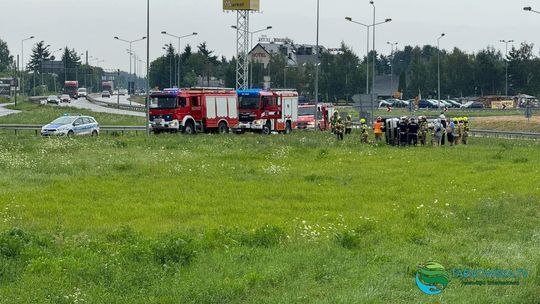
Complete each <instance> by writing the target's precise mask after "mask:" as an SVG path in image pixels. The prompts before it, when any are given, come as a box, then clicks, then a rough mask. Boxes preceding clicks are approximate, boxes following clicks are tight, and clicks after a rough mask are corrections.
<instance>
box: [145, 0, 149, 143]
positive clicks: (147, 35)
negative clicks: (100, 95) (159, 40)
mask: <svg viewBox="0 0 540 304" xmlns="http://www.w3.org/2000/svg"><path fill="white" fill-rule="evenodd" d="M146 37H148V39H146V122H145V125H146V135H148V136H150V126H149V124H148V122H149V121H150V92H149V90H150V0H146Z"/></svg>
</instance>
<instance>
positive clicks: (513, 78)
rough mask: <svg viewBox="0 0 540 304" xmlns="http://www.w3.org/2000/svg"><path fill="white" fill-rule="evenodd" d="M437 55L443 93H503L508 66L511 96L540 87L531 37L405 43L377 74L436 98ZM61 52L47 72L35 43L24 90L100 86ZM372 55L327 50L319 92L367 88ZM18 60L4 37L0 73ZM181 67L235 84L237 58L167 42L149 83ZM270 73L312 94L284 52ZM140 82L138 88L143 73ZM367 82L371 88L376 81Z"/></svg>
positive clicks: (261, 72) (311, 74)
mask: <svg viewBox="0 0 540 304" xmlns="http://www.w3.org/2000/svg"><path fill="white" fill-rule="evenodd" d="M439 54H440V67H441V69H440V70H441V73H440V76H441V95H442V96H445V97H446V96H451V97H460V96H480V95H504V94H505V91H506V80H505V79H506V76H505V75H506V65H508V92H509V95H515V94H519V93H527V94H531V95H538V94H539V93H540V57H539V55H538V54H535V53H534V46H533V44H528V43H521V44H520V45H518V46H513V47H512V48H511V49H510V50H509V52H508V55H507V56H505V55H504V54H502V53H501V52H500V51H498V50H496V49H495V48H493V47H491V46H488V47H486V48H484V49H482V50H480V51H478V52H476V53H467V52H465V51H463V50H460V49H459V48H457V47H456V48H454V49H452V50H451V51H448V50H440V53H439V50H437V48H436V47H433V46H430V45H425V46H422V47H420V46H415V47H413V46H405V47H404V48H403V49H401V50H398V51H396V52H394V54H392V55H390V56H385V55H382V54H377V53H376V54H375V57H376V61H375V70H376V73H377V74H378V75H383V74H384V75H389V74H390V73H392V74H393V75H394V77H396V79H399V90H400V91H401V92H402V93H403V94H404V97H405V98H413V97H414V96H417V95H418V94H419V93H421V94H422V96H436V95H437V58H438V55H439ZM61 56H62V57H61V60H62V61H63V62H64V66H65V69H63V71H59V72H58V73H57V74H50V73H46V72H45V71H43V70H42V67H43V62H45V61H48V60H55V58H54V56H53V55H52V54H51V51H50V49H49V46H48V45H45V42H44V41H40V42H38V43H36V44H35V45H34V47H33V49H32V55H31V58H30V61H29V62H28V65H27V69H26V72H25V75H24V77H25V79H26V81H25V87H24V88H23V90H24V91H25V92H31V91H32V90H33V89H34V87H38V86H39V87H38V88H39V89H40V90H47V91H55V88H56V91H58V90H59V88H61V87H62V84H63V81H64V80H78V81H79V82H80V83H81V84H83V85H86V86H89V87H90V86H96V87H97V88H99V85H100V84H99V82H100V81H101V75H103V74H104V71H103V69H101V68H98V67H94V66H90V65H86V64H83V63H82V62H81V58H80V56H79V55H78V53H77V52H76V51H75V50H74V49H69V48H68V47H65V48H64V49H63V51H62V55H61ZM372 58H373V53H371V52H370V53H369V54H368V56H363V57H359V56H358V55H357V54H355V53H354V52H353V51H352V50H351V48H350V47H348V46H347V45H345V44H344V43H342V45H341V51H340V52H339V53H338V54H330V53H324V54H322V55H321V64H320V82H319V92H320V94H321V97H322V98H323V99H324V100H329V101H337V100H350V98H351V96H353V95H355V94H359V93H365V91H366V72H365V71H366V68H367V67H369V69H370V71H371V67H372V65H373V60H372ZM178 61H180V64H179V65H178V64H177V63H178ZM15 65H16V64H15V62H14V56H13V55H11V54H10V52H9V49H8V46H7V44H6V43H5V42H4V41H2V40H1V39H0V76H2V75H4V76H12V75H14V74H15V70H16V66H15ZM366 65H367V66H366ZM178 66H179V67H180V71H179V74H180V81H179V82H180V85H181V87H188V86H194V85H206V84H210V83H212V81H213V80H215V79H219V80H222V81H223V83H224V85H225V86H226V87H235V84H236V81H235V78H236V72H235V71H236V59H235V58H234V57H233V58H231V59H230V60H228V59H227V58H225V57H223V56H221V57H219V56H218V55H216V54H215V53H214V51H212V50H210V48H209V47H208V45H207V44H206V43H201V44H199V45H198V46H197V47H196V49H195V50H193V49H192V47H191V46H190V45H187V46H186V47H185V48H184V49H183V50H182V53H181V54H180V55H179V54H178V52H177V50H175V49H174V47H173V46H172V45H169V46H168V48H166V49H165V50H164V54H163V55H162V56H160V57H158V58H157V59H155V60H154V61H152V62H151V64H150V86H151V87H152V88H154V87H159V88H166V87H170V86H171V85H174V84H176V83H178V79H177V78H178V76H177V75H178V70H177V67H178ZM125 74H126V73H122V75H123V77H120V78H119V79H118V81H116V82H117V85H120V86H121V83H122V79H124V78H126V77H127V76H125ZM19 75H20V73H19ZM34 76H35V77H34ZM265 76H270V79H271V86H272V87H276V88H283V87H287V88H294V89H297V90H298V91H299V92H300V93H301V94H303V95H306V96H310V97H313V92H314V81H315V66H314V65H313V64H309V63H308V64H304V65H301V66H296V67H291V66H288V65H287V62H286V58H285V57H284V56H282V55H280V54H274V55H272V56H271V58H270V63H269V64H268V65H267V66H266V67H265V66H263V65H262V64H258V63H255V64H253V66H252V67H251V77H252V80H251V82H252V83H253V86H254V87H263V84H264V78H265ZM370 78H371V77H370ZM34 79H35V82H34ZM138 81H139V87H140V84H142V79H140V78H139V79H138ZM123 82H125V79H124V81H123ZM368 83H369V84H370V86H371V79H369V80H368ZM34 84H35V85H34ZM42 85H43V86H42Z"/></svg>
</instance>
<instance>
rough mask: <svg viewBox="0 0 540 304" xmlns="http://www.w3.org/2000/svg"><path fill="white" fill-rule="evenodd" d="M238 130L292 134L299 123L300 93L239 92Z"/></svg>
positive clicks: (272, 91)
mask: <svg viewBox="0 0 540 304" xmlns="http://www.w3.org/2000/svg"><path fill="white" fill-rule="evenodd" d="M238 104H239V109H240V116H239V119H240V123H239V125H238V127H239V128H238V130H239V131H241V132H243V131H246V130H250V131H259V132H262V133H263V134H270V133H272V132H284V133H290V132H291V131H292V130H294V129H296V127H297V121H298V93H297V92H296V91H292V90H270V91H267V90H260V89H252V90H238Z"/></svg>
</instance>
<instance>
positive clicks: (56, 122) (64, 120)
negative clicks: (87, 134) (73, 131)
mask: <svg viewBox="0 0 540 304" xmlns="http://www.w3.org/2000/svg"><path fill="white" fill-rule="evenodd" d="M71 122H73V117H69V116H62V117H59V118H57V119H55V120H53V122H51V125H67V124H70V123H71Z"/></svg>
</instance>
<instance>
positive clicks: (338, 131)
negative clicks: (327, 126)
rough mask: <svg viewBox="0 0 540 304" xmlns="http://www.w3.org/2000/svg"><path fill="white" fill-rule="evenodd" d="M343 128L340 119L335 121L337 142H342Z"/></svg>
mask: <svg viewBox="0 0 540 304" xmlns="http://www.w3.org/2000/svg"><path fill="white" fill-rule="evenodd" d="M344 128H345V126H344V125H343V121H342V120H341V117H338V118H337V120H336V138H337V140H343V129H344Z"/></svg>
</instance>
